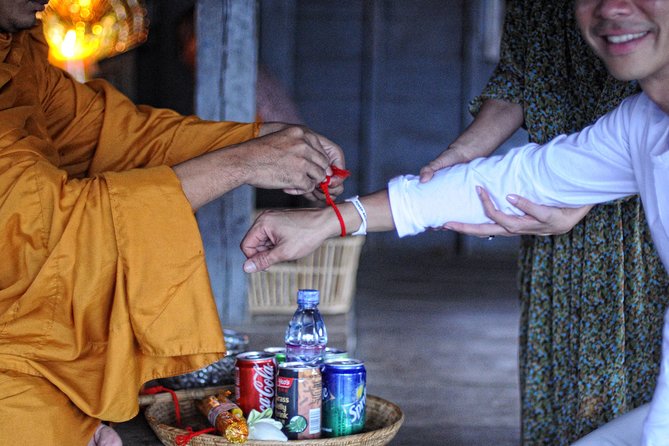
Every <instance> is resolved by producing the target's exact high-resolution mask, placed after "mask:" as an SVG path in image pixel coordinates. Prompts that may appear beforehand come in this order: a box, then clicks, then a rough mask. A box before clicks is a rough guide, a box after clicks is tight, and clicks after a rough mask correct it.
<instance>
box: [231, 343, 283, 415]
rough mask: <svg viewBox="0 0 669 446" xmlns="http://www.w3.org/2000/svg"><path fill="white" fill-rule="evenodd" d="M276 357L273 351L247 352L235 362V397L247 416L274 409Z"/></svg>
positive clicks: (241, 354) (238, 356) (240, 355)
mask: <svg viewBox="0 0 669 446" xmlns="http://www.w3.org/2000/svg"><path fill="white" fill-rule="evenodd" d="M275 379H276V359H275V358H274V355H273V354H272V353H267V352H246V353H240V354H239V355H237V360H236V362H235V399H236V401H237V405H238V406H239V407H240V409H242V411H243V412H244V415H245V416H248V414H249V413H250V412H251V409H255V410H257V411H259V412H263V411H264V410H266V409H274V396H275V395H274V393H275Z"/></svg>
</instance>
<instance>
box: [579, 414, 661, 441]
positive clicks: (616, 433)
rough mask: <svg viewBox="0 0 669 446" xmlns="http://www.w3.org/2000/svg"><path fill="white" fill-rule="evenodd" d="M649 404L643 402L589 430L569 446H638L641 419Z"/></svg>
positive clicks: (643, 417)
mask: <svg viewBox="0 0 669 446" xmlns="http://www.w3.org/2000/svg"><path fill="white" fill-rule="evenodd" d="M649 407H650V405H649V404H644V405H643V406H641V407H637V408H636V409H634V410H631V411H629V412H627V413H626V414H623V415H621V416H619V417H618V418H616V419H614V420H613V421H610V422H608V423H606V424H605V425H604V426H602V427H600V428H599V429H596V430H594V431H592V432H590V433H589V434H588V435H586V436H585V437H583V438H581V439H580V440H578V441H577V442H576V443H572V445H571V446H639V445H640V444H641V431H642V427H643V420H644V419H645V418H646V416H647V415H648V409H649Z"/></svg>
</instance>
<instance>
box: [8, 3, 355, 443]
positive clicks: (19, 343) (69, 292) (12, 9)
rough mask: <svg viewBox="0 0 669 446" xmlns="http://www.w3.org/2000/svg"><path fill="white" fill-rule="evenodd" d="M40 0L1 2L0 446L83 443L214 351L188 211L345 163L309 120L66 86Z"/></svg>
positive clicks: (313, 182) (294, 183) (213, 319)
mask: <svg viewBox="0 0 669 446" xmlns="http://www.w3.org/2000/svg"><path fill="white" fill-rule="evenodd" d="M46 3H47V0H21V1H17V0H0V31H1V32H0V253H1V254H2V260H1V262H2V263H1V264H0V265H1V266H0V444H9V443H14V442H16V443H20V444H29V445H38V444H39V445H86V444H88V442H89V440H91V438H92V437H93V435H94V433H95V432H96V430H98V429H99V428H100V420H107V421H115V422H120V421H125V420H128V419H130V418H132V417H133V416H135V415H136V414H137V412H138V398H137V395H138V391H139V389H140V387H141V385H142V384H143V383H144V382H146V381H149V380H152V379H155V378H160V377H165V376H171V375H176V374H181V373H186V372H189V371H192V370H195V369H198V368H201V367H203V366H205V365H207V364H209V363H212V362H214V361H216V360H218V359H220V358H221V357H222V356H223V355H224V353H225V344H224V340H223V336H222V329H221V327H220V322H219V319H218V315H217V311H216V306H215V303H214V300H213V297H212V293H211V288H210V284H209V278H208V275H207V269H206V265H205V259H204V252H203V247H202V242H201V238H200V234H199V231H198V227H197V224H196V220H195V218H194V215H193V213H194V210H196V209H197V208H198V207H200V206H201V205H203V204H205V203H207V202H209V201H211V200H213V199H215V198H217V197H220V196H221V195H223V194H224V193H225V192H227V191H229V190H231V189H233V188H235V187H237V186H239V185H241V184H250V185H252V186H256V187H265V188H276V189H284V190H285V191H287V192H289V193H294V194H299V193H303V194H312V193H313V192H314V190H315V187H316V186H317V185H318V183H319V182H320V181H322V180H323V179H324V178H325V176H326V175H329V174H331V172H332V171H331V168H330V166H331V165H337V166H338V167H342V168H343V167H344V165H343V154H342V151H341V148H339V147H338V146H337V145H335V144H333V143H332V142H330V141H328V140H327V139H326V138H324V137H322V136H321V135H318V134H316V133H314V132H312V131H310V130H308V129H306V128H304V127H298V126H289V125H286V124H280V123H267V124H262V125H260V124H253V123H251V124H242V123H232V122H205V121H202V120H200V119H198V118H196V117H183V116H180V115H178V114H176V113H174V112H172V111H169V110H159V109H153V108H149V107H145V106H136V105H134V104H133V103H132V102H131V101H129V100H128V99H127V98H126V97H124V96H123V95H122V94H120V93H119V92H118V91H116V90H115V89H114V88H112V87H111V86H110V85H109V84H108V83H106V82H104V81H102V80H94V81H91V82H88V83H87V84H80V83H77V82H76V81H74V80H73V79H72V78H70V76H69V75H67V74H66V73H65V72H63V71H61V70H59V69H57V68H54V67H52V66H50V65H49V64H48V62H47V46H46V44H45V42H44V39H43V36H42V29H41V26H39V24H38V26H34V25H35V24H36V20H35V12H36V11H40V10H42V9H43V7H44V5H45V4H46ZM333 186H334V188H333V190H334V193H335V194H336V193H338V192H341V190H342V189H343V186H342V185H341V181H339V182H335V184H334V185H333Z"/></svg>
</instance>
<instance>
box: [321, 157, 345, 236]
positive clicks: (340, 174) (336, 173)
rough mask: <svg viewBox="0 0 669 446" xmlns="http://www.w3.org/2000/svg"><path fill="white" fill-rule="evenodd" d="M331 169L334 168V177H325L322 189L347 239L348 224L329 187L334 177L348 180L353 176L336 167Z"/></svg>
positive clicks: (342, 234) (342, 233)
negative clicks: (348, 177) (347, 178)
mask: <svg viewBox="0 0 669 446" xmlns="http://www.w3.org/2000/svg"><path fill="white" fill-rule="evenodd" d="M330 167H331V168H332V175H331V176H326V177H325V180H323V182H322V183H321V184H320V188H321V190H322V191H323V193H324V194H325V202H326V203H327V204H328V205H329V206H332V209H334V211H335V215H337V220H339V226H340V227H341V236H342V237H346V224H345V223H344V218H343V217H342V216H341V213H340V212H339V209H338V208H337V205H336V204H335V202H334V200H333V199H332V197H331V196H330V191H329V190H328V186H329V185H330V180H331V179H332V177H341V178H346V177H347V176H349V175H350V174H351V172H349V171H348V170H346V169H340V168H339V167H337V166H334V165H333V166H330Z"/></svg>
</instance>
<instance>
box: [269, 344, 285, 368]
mask: <svg viewBox="0 0 669 446" xmlns="http://www.w3.org/2000/svg"><path fill="white" fill-rule="evenodd" d="M263 351H266V352H268V353H274V357H275V358H276V363H277V364H283V363H284V362H286V347H267V348H264V349H263Z"/></svg>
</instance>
